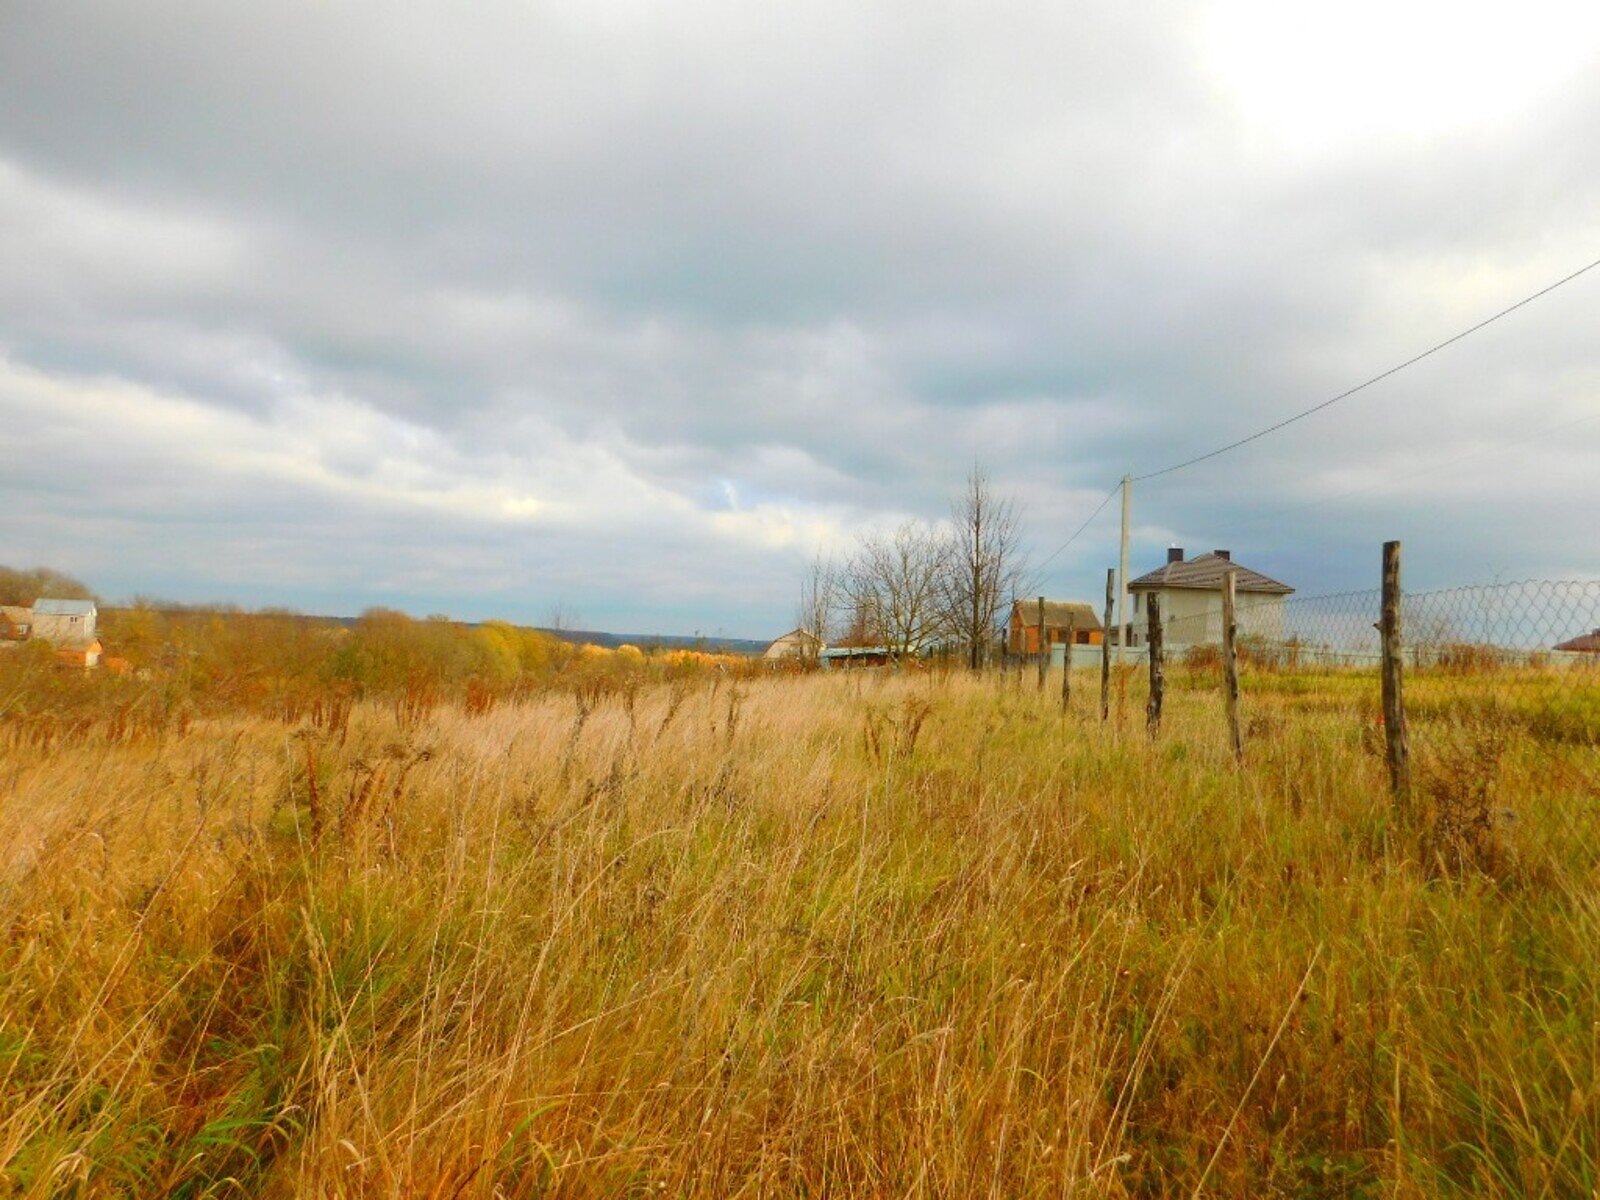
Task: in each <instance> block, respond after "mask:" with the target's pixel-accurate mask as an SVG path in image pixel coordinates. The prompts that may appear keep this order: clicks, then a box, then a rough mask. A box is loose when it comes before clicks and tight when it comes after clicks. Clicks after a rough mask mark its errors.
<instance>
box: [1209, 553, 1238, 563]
mask: <svg viewBox="0 0 1600 1200" xmlns="http://www.w3.org/2000/svg"><path fill="white" fill-rule="evenodd" d="M1211 553H1213V554H1215V555H1216V556H1217V557H1218V558H1220V559H1223V560H1225V561H1227V562H1232V561H1233V551H1232V550H1213V551H1212V552H1211Z"/></svg>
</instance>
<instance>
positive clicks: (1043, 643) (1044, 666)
mask: <svg viewBox="0 0 1600 1200" xmlns="http://www.w3.org/2000/svg"><path fill="white" fill-rule="evenodd" d="M1049 669H1050V639H1049V638H1048V637H1047V636H1046V630H1045V627H1044V597H1043V596H1040V597H1039V690H1040V691H1041V692H1042V691H1044V677H1045V672H1047V671H1048V670H1049Z"/></svg>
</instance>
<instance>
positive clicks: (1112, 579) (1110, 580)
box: [1100, 567, 1117, 721]
mask: <svg viewBox="0 0 1600 1200" xmlns="http://www.w3.org/2000/svg"><path fill="white" fill-rule="evenodd" d="M1116 595H1117V569H1116V568H1115V567H1111V568H1109V569H1108V570H1107V571H1106V623H1105V628H1104V629H1103V630H1102V631H1101V634H1100V720H1101V721H1109V720H1110V719H1111V604H1112V601H1113V600H1115V599H1116Z"/></svg>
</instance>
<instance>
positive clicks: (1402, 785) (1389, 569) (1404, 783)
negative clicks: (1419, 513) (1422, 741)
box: [1378, 542, 1411, 811]
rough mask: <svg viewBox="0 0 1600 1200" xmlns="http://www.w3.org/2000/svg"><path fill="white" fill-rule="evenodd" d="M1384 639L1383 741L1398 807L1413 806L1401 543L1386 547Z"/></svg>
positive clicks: (1380, 621)
mask: <svg viewBox="0 0 1600 1200" xmlns="http://www.w3.org/2000/svg"><path fill="white" fill-rule="evenodd" d="M1378 629H1379V632H1380V633H1381V634H1382V637H1383V738H1384V750H1385V758H1386V759H1387V760H1388V764H1389V789H1390V791H1391V792H1393V793H1394V802H1395V805H1396V806H1397V807H1398V808H1400V809H1401V810H1402V811H1406V810H1408V809H1409V808H1410V805H1411V743H1410V739H1409V738H1408V737H1407V735H1406V706H1405V699H1404V696H1403V695H1402V694H1401V676H1402V673H1401V663H1400V656H1401V651H1402V649H1403V646H1402V642H1401V637H1400V543H1399V542H1385V543H1384V544H1383V615H1382V618H1381V619H1380V620H1379V622H1378Z"/></svg>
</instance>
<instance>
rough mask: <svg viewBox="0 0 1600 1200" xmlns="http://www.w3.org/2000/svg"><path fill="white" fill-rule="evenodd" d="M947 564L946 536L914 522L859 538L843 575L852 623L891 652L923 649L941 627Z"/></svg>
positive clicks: (902, 653)
mask: <svg viewBox="0 0 1600 1200" xmlns="http://www.w3.org/2000/svg"><path fill="white" fill-rule="evenodd" d="M950 560H951V543H950V538H949V536H948V535H947V534H946V533H945V532H944V531H942V530H940V529H937V528H935V527H933V526H930V525H926V524H924V523H922V522H920V521H907V522H906V523H905V524H903V525H901V526H900V527H899V528H898V529H896V530H895V531H894V532H893V533H892V534H890V535H888V536H887V537H885V536H883V535H881V534H869V535H867V536H866V537H863V538H862V539H861V545H860V546H859V547H858V549H857V550H856V553H855V556H854V557H853V558H852V559H851V561H850V566H849V569H848V570H847V571H846V572H845V577H844V592H845V597H846V600H847V601H848V603H849V605H850V609H851V614H852V618H853V622H854V623H858V624H861V625H862V626H863V627H865V628H870V629H871V630H872V631H873V632H874V633H875V634H876V635H877V637H879V638H881V639H882V641H883V644H884V645H885V646H886V647H887V648H888V649H889V650H890V651H891V652H892V653H895V654H899V655H906V654H912V653H915V652H917V651H919V650H922V649H924V648H925V647H927V646H928V645H930V644H931V643H933V642H934V641H936V640H937V639H938V638H939V637H940V636H942V635H943V634H944V633H945V631H946V628H947V626H946V620H945V618H946V606H945V604H944V602H943V598H944V591H945V584H946V575H947V573H948V571H949V564H950Z"/></svg>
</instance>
